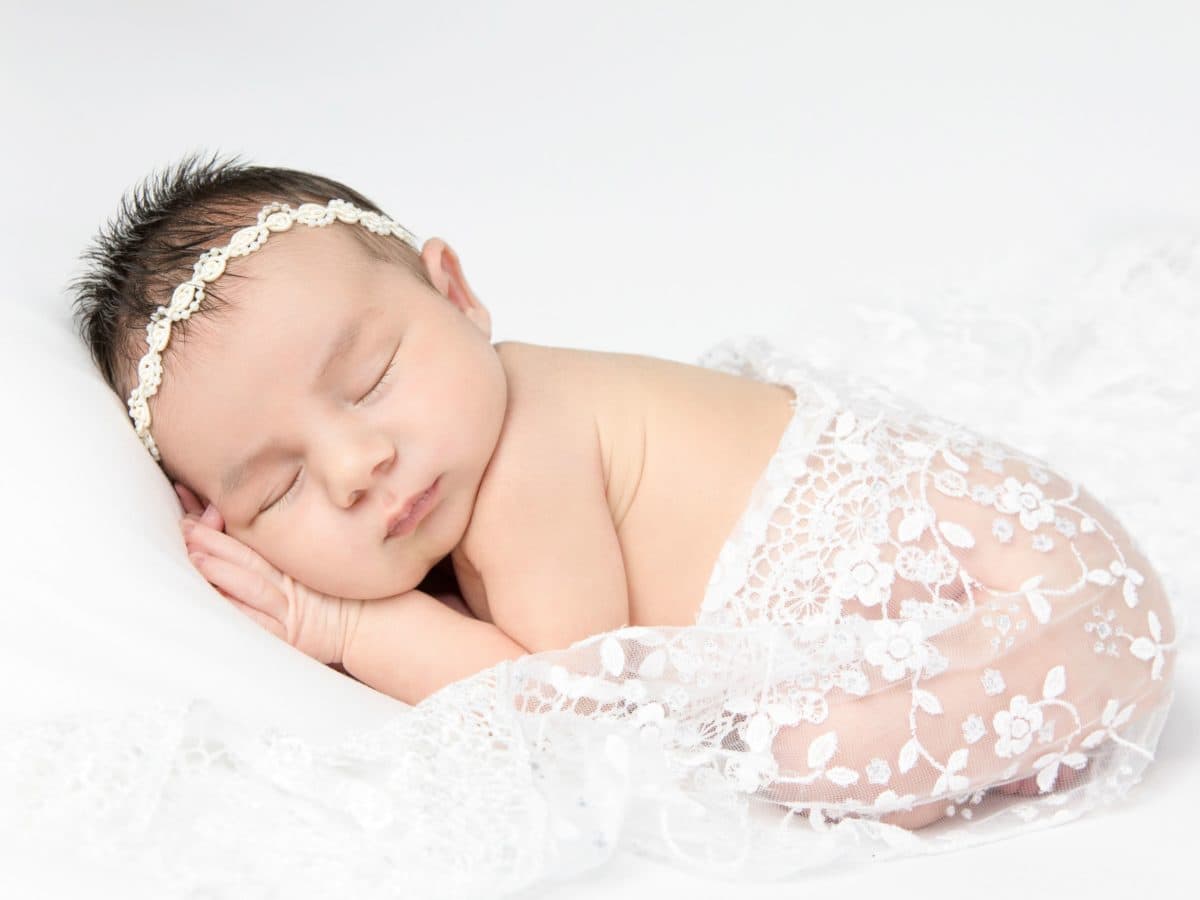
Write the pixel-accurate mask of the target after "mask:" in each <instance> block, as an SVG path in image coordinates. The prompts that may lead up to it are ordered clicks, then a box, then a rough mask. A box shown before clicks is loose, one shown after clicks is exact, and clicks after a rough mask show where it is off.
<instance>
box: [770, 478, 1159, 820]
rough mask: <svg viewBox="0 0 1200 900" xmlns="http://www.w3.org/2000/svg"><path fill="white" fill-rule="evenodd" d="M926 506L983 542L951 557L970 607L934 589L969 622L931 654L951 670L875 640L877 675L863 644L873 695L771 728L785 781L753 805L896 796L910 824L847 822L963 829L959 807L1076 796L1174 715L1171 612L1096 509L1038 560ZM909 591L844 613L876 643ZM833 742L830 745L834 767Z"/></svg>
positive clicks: (972, 512) (905, 645)
mask: <svg viewBox="0 0 1200 900" xmlns="http://www.w3.org/2000/svg"><path fill="white" fill-rule="evenodd" d="M1010 465H1012V464H1011V463H1010ZM1008 474H1010V472H1005V473H1004V474H1003V475H998V476H996V481H997V482H999V480H1000V478H1001V477H1004V476H1007V475H1008ZM1051 487H1053V485H1051ZM1047 492H1048V493H1049V490H1048V491H1047ZM930 499H931V501H932V502H933V505H934V507H935V510H936V513H937V517H938V519H939V520H948V521H952V522H957V523H960V524H961V525H963V526H965V527H967V528H969V529H971V531H972V532H973V533H974V534H975V535H977V536H979V537H978V538H977V540H976V543H975V545H974V546H972V547H970V548H967V549H958V550H956V551H955V553H954V556H955V560H954V564H955V565H957V566H958V567H960V568H961V570H962V571H963V572H964V573H966V574H967V575H968V576H969V577H968V579H967V583H969V584H971V585H972V587H973V590H972V591H971V595H972V596H971V597H967V596H965V594H966V592H965V591H964V588H963V583H962V582H950V583H947V584H945V585H943V586H942V587H941V588H940V591H941V595H942V596H943V598H945V599H946V600H949V601H953V602H957V603H959V604H960V605H961V606H962V607H964V608H966V609H971V610H972V612H971V613H970V616H969V617H968V618H967V619H966V620H965V621H963V622H960V623H958V624H956V625H955V626H954V627H952V628H949V629H947V630H945V631H942V632H940V633H937V634H933V635H931V636H929V637H926V638H925V639H924V644H925V647H926V649H929V650H930V651H931V652H933V651H936V654H940V655H941V656H942V657H944V658H945V659H946V660H948V662H949V665H948V667H947V668H945V670H944V671H941V672H939V673H937V674H933V675H930V674H928V671H927V670H922V668H921V666H920V665H919V664H917V663H913V662H911V661H912V660H914V659H916V658H917V657H916V656H913V655H911V651H912V649H913V647H914V646H917V645H919V644H920V643H921V638H920V635H912V634H909V635H904V634H903V632H898V633H897V632H893V633H891V634H886V635H879V636H878V641H877V643H876V645H875V648H874V651H873V652H874V654H875V655H874V657H873V661H874V663H875V664H874V665H871V664H869V663H871V662H872V655H871V651H870V645H871V643H872V637H870V636H868V637H867V638H866V639H865V642H866V645H867V647H868V654H867V655H868V659H867V660H866V661H864V662H863V663H862V669H863V670H864V671H865V672H866V673H867V674H868V677H869V681H870V686H869V689H868V691H867V693H866V694H864V695H862V696H857V695H854V694H851V693H847V692H845V691H843V690H842V689H841V688H840V687H838V686H836V685H828V686H825V687H826V688H827V689H826V690H825V691H824V693H823V694H820V695H819V697H820V699H819V700H818V701H817V702H818V703H821V704H825V705H826V706H827V715H826V716H825V717H824V718H821V716H819V715H817V716H814V717H813V718H814V719H815V720H816V721H808V722H804V723H802V724H800V725H795V726H788V727H783V728H780V730H779V731H778V732H777V733H776V735H775V738H774V741H773V744H772V750H773V753H774V756H775V759H776V761H777V763H778V765H779V777H778V778H777V779H775V780H773V781H772V782H771V783H770V784H768V785H766V786H765V787H763V788H762V789H761V790H760V791H759V795H760V796H762V797H765V798H768V799H770V800H773V801H775V802H778V803H781V804H788V805H791V804H795V806H793V807H792V808H794V809H797V810H799V811H806V810H807V808H808V807H809V806H810V805H816V806H820V805H825V806H826V812H827V813H831V814H832V815H833V816H835V817H840V814H839V813H838V811H837V809H836V806H834V805H835V804H838V803H839V802H840V801H852V802H853V803H856V804H861V805H864V806H868V807H869V806H871V805H872V804H873V803H875V802H876V798H877V796H878V795H879V794H880V793H881V792H883V791H889V790H890V791H893V792H894V795H893V794H889V795H887V796H886V797H885V798H884V801H883V802H886V801H889V800H890V801H891V802H892V804H893V805H894V804H896V803H899V804H900V805H902V806H904V805H907V803H908V802H911V803H912V808H911V809H907V810H900V811H896V812H890V813H887V814H886V815H882V816H876V815H873V814H871V813H866V812H848V813H846V814H845V815H851V816H870V817H872V818H879V819H880V820H881V821H883V822H885V823H888V824H894V825H899V826H901V827H904V828H909V829H915V828H921V827H923V826H925V825H928V824H931V823H933V822H936V821H938V820H939V819H941V818H943V817H944V816H946V815H948V814H952V813H956V810H955V805H954V802H953V799H952V798H953V797H955V796H958V797H963V796H965V795H968V794H975V793H977V792H983V791H988V790H995V791H996V792H997V793H1001V794H1021V795H1024V796H1033V795H1035V794H1039V793H1048V792H1050V791H1052V790H1058V791H1062V790H1068V789H1071V788H1073V787H1075V786H1076V785H1078V784H1080V783H1081V782H1083V781H1085V780H1087V779H1089V778H1091V777H1092V776H1093V775H1094V772H1095V768H1096V767H1094V766H1091V765H1090V762H1091V759H1090V757H1094V756H1097V755H1098V754H1107V753H1108V752H1109V751H1110V750H1112V749H1114V748H1113V747H1111V746H1106V745H1107V744H1108V742H1110V741H1113V740H1114V737H1115V736H1116V735H1117V734H1118V733H1119V732H1121V731H1125V730H1126V728H1127V726H1128V725H1129V724H1130V723H1134V722H1137V721H1138V720H1140V719H1142V718H1143V717H1144V716H1146V715H1148V714H1150V713H1152V712H1154V711H1156V710H1157V709H1158V708H1159V707H1160V705H1161V704H1162V703H1164V702H1166V701H1167V698H1168V695H1169V694H1170V690H1171V682H1172V675H1173V669H1174V656H1175V651H1174V648H1173V647H1164V646H1162V645H1169V644H1173V642H1174V641H1175V636H1176V635H1175V624H1174V620H1173V616H1172V612H1171V608H1170V605H1169V603H1168V602H1167V598H1166V595H1165V593H1164V590H1163V587H1162V584H1161V582H1160V581H1159V579H1158V577H1157V575H1156V573H1155V572H1154V570H1153V568H1152V567H1151V566H1150V563H1149V561H1148V560H1147V559H1146V558H1145V557H1144V556H1142V555H1141V554H1140V553H1139V552H1138V551H1137V550H1136V549H1135V548H1134V547H1133V545H1132V542H1131V541H1130V540H1129V538H1128V535H1127V534H1126V533H1125V531H1124V530H1123V528H1122V527H1121V526H1120V524H1119V523H1118V522H1116V521H1115V520H1114V518H1113V517H1112V516H1111V514H1110V513H1108V512H1107V510H1105V509H1104V507H1102V506H1101V505H1100V504H1099V503H1098V502H1097V501H1095V500H1094V499H1093V498H1091V497H1090V496H1088V494H1087V493H1086V492H1085V491H1081V493H1080V495H1079V496H1078V498H1077V499H1076V500H1075V505H1074V506H1073V508H1074V509H1078V510H1080V511H1081V512H1082V513H1086V514H1087V515H1089V516H1091V517H1092V519H1093V520H1094V521H1095V522H1096V523H1097V527H1096V528H1095V529H1094V530H1088V531H1087V532H1086V533H1080V534H1076V535H1074V536H1073V539H1072V540H1069V541H1068V540H1066V539H1064V537H1063V536H1062V535H1058V534H1055V535H1054V538H1055V543H1054V546H1053V549H1052V550H1050V551H1048V552H1047V551H1045V550H1041V549H1033V548H1032V547H1031V544H1030V542H1029V539H1028V536H1027V535H1019V537H1024V538H1025V540H1024V542H1020V541H1018V540H1015V539H1014V541H1013V542H1012V543H1011V544H1008V545H1004V546H999V545H997V544H996V542H994V541H990V542H989V541H986V540H985V539H984V536H985V535H988V534H989V532H990V529H991V520H992V518H993V517H994V512H993V511H991V510H986V509H980V508H979V507H978V506H977V505H972V503H971V501H969V500H967V499H965V498H962V499H959V498H951V497H946V496H942V495H938V494H937V493H936V492H930ZM894 527H895V523H893V533H895V531H894ZM931 535H932V529H929V530H927V531H926V532H925V536H924V538H923V540H922V541H921V542H918V543H919V546H921V547H922V549H923V550H924V551H925V552H927V553H929V554H934V553H937V552H944V551H945V545H944V543H943V544H942V545H941V546H940V547H939V546H938V545H936V544H935V543H934V540H933V538H932V536H931ZM885 551H890V553H891V555H890V558H889V555H888V553H887V552H885V553H884V554H883V555H882V557H881V558H882V560H883V561H885V562H889V563H895V556H896V553H895V548H894V547H886V548H885ZM1118 554H1119V555H1120V558H1121V560H1122V565H1118V563H1117V561H1116V560H1117V557H1118ZM899 568H900V567H899V566H897V570H898V571H899ZM1127 570H1133V571H1134V572H1135V573H1136V575H1131V574H1129V573H1128V571H1127ZM1139 577H1140V580H1138V578H1139ZM1034 578H1038V579H1039V580H1038V581H1037V582H1036V583H1034V582H1033V581H1032V580H1033V579H1034ZM1128 581H1133V582H1134V587H1135V588H1136V589H1131V585H1130V584H1129V583H1128ZM903 584H904V582H902V581H901V579H900V578H899V577H897V578H896V579H895V582H894V584H893V585H892V591H891V596H890V598H886V599H885V601H884V602H880V603H878V604H876V605H866V604H863V603H861V602H860V601H859V599H858V598H853V599H851V600H848V601H846V602H845V603H843V605H842V606H841V613H842V615H843V616H846V615H857V616H861V617H862V618H864V619H867V620H870V621H871V622H872V625H871V627H872V628H874V627H876V625H875V623H879V622H881V620H883V619H884V618H888V619H892V620H896V619H898V617H899V615H900V608H901V604H902V601H903V600H904V599H906V598H909V597H912V596H913V595H914V594H915V593H917V590H916V586H915V585H911V586H905V587H902V585H903ZM954 585H957V587H955V586H954ZM968 601H970V602H968ZM885 612H886V616H885ZM885 624H890V623H885ZM897 624H899V625H902V624H903V622H902V621H900V622H898V623H897ZM892 627H895V626H892ZM1156 631H1157V634H1156V633H1155V632H1156ZM889 657H890V659H889ZM881 660H883V661H891V662H895V661H896V660H903V661H905V662H906V664H905V666H904V667H903V671H902V677H900V673H899V672H897V671H896V670H895V669H893V671H892V672H891V675H892V677H893V678H896V680H895V681H889V680H888V679H887V678H885V677H884V673H885V672H886V669H884V668H882V667H881V666H880V665H879V663H880V661H881ZM809 690H811V691H813V692H814V695H816V694H817V692H816V689H815V688H814V687H812V686H809ZM830 733H834V734H836V745H834V749H833V752H832V753H830V752H828V751H829V748H830V742H831V739H830V738H828V737H827V735H829V734H830ZM818 739H823V741H822V743H821V744H818V745H816V746H815V747H814V741H816V740H818ZM1143 752H1145V751H1144V750H1143ZM827 772H830V773H832V775H833V779H831V778H829V777H827V776H826V774H825V773H827ZM834 779H836V780H834ZM934 797H937V798H939V799H936V800H934V799H931V798H934ZM972 799H974V800H975V801H976V802H978V800H979V799H980V797H979V796H976V797H973V798H972ZM830 806H834V808H833V809H832V810H830V809H829V807H830Z"/></svg>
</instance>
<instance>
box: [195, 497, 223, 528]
mask: <svg viewBox="0 0 1200 900" xmlns="http://www.w3.org/2000/svg"><path fill="white" fill-rule="evenodd" d="M200 521H201V522H203V523H204V524H205V525H207V526H208V527H209V528H215V529H216V530H217V531H224V530H225V520H224V519H223V518H222V517H221V513H220V512H219V511H218V510H217V508H216V507H215V506H213V505H212V504H211V503H210V504H208V506H206V507H205V508H204V512H203V513H202V514H201V516H200Z"/></svg>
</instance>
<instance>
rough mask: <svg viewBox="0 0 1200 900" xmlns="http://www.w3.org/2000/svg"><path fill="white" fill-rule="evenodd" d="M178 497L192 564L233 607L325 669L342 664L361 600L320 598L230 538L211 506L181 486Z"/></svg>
mask: <svg viewBox="0 0 1200 900" xmlns="http://www.w3.org/2000/svg"><path fill="white" fill-rule="evenodd" d="M175 492H176V493H177V494H178V495H179V499H180V501H181V502H182V503H183V508H184V516H183V520H182V521H181V523H180V527H181V528H182V529H183V534H184V543H185V544H186V545H187V549H188V558H189V559H190V560H191V561H192V564H193V565H194V566H195V567H196V568H197V569H198V570H199V571H200V573H201V574H202V575H203V576H204V577H205V578H206V579H207V580H208V581H209V583H210V584H212V585H213V587H215V588H216V589H217V591H219V592H220V593H221V595H222V596H224V597H226V598H227V599H228V600H230V601H231V602H232V603H233V605H234V606H236V607H237V608H238V609H240V610H241V611H242V612H243V613H245V614H246V615H247V616H249V617H250V618H251V619H253V620H254V621H255V622H257V623H258V624H259V625H261V626H262V627H263V628H266V629H267V630H268V631H269V632H271V633H272V634H273V635H275V636H276V637H278V638H280V639H281V640H284V641H287V642H288V643H289V644H291V645H292V646H293V647H295V648H296V649H297V650H299V651H300V652H301V653H304V654H306V655H307V656H311V657H313V658H314V659H316V660H319V661H320V662H323V663H325V664H326V665H330V664H333V665H338V664H340V663H341V661H342V652H343V650H344V648H345V639H346V635H347V633H349V631H350V626H351V624H352V623H353V621H354V620H355V619H357V617H358V615H359V612H360V611H361V608H362V601H361V600H346V599H343V598H341V597H331V596H329V595H328V594H321V593H318V592H316V591H314V590H311V589H310V588H307V587H305V586H304V585H302V584H300V583H299V582H297V581H296V580H295V579H293V578H292V577H291V576H290V575H286V574H284V573H283V572H280V571H279V570H278V569H276V568H275V567H274V566H272V565H271V564H270V563H269V562H267V561H266V560H265V559H263V558H262V557H261V556H260V555H259V554H257V553H256V552H254V551H253V550H251V549H250V548H249V547H247V546H246V545H245V544H243V543H242V542H241V541H239V540H238V539H237V538H235V537H232V536H230V535H228V534H225V522H224V520H223V519H222V518H221V514H220V513H219V512H218V511H217V508H216V507H215V506H213V505H212V504H209V505H208V506H207V507H205V508H202V507H201V505H200V501H199V500H198V499H197V498H196V495H195V494H193V493H192V492H191V491H190V490H188V489H187V488H186V487H184V486H183V485H181V484H176V485H175Z"/></svg>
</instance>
